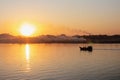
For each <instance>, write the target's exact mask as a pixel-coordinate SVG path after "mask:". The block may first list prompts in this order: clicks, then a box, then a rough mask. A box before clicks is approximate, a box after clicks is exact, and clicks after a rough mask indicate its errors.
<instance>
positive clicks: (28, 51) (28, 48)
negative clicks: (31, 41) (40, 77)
mask: <svg viewBox="0 0 120 80" xmlns="http://www.w3.org/2000/svg"><path fill="white" fill-rule="evenodd" d="M25 54H26V72H29V71H30V70H31V68H30V46H29V45H28V44H26V46H25Z"/></svg>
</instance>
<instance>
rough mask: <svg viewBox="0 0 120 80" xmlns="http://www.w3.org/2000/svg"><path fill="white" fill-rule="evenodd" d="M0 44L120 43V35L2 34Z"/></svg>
mask: <svg viewBox="0 0 120 80" xmlns="http://www.w3.org/2000/svg"><path fill="white" fill-rule="evenodd" d="M0 43H12V44H16V43H19V44H26V43H33V44H38V43H64V44H65V43H66V44H67V43H71V44H78V43H102V44H103V43H104V44H109V43H115V44H118V43H120V35H112V36H109V35H84V36H81V35H74V36H67V35H65V34H61V35H58V36H54V35H41V36H37V37H23V36H13V35H10V34H0Z"/></svg>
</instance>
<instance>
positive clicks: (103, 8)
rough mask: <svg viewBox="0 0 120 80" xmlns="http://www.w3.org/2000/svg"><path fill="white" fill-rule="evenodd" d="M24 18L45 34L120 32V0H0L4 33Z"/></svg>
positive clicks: (0, 25)
mask: <svg viewBox="0 0 120 80" xmlns="http://www.w3.org/2000/svg"><path fill="white" fill-rule="evenodd" d="M24 22H28V23H30V24H34V25H35V26H36V29H37V31H36V32H35V35H42V34H54V35H56V34H63V33H64V34H68V35H73V34H84V32H85V33H92V34H108V35H113V34H120V0H0V33H10V34H13V35H20V33H19V28H20V25H21V24H22V23H24Z"/></svg>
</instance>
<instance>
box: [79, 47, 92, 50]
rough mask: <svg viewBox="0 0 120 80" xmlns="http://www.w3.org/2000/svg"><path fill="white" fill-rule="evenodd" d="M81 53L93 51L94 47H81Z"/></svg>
mask: <svg viewBox="0 0 120 80" xmlns="http://www.w3.org/2000/svg"><path fill="white" fill-rule="evenodd" d="M79 48H80V50H81V51H92V50H93V47H92V46H88V47H79Z"/></svg>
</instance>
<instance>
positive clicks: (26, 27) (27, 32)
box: [20, 23, 35, 36]
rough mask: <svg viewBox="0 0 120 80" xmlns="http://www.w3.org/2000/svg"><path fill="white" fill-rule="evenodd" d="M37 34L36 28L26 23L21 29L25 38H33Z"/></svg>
mask: <svg viewBox="0 0 120 80" xmlns="http://www.w3.org/2000/svg"><path fill="white" fill-rule="evenodd" d="M34 32H35V26H34V25H31V24H28V23H25V24H23V25H22V26H21V28H20V33H21V34H22V35H23V36H31V35H32V34H33V33H34Z"/></svg>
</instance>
